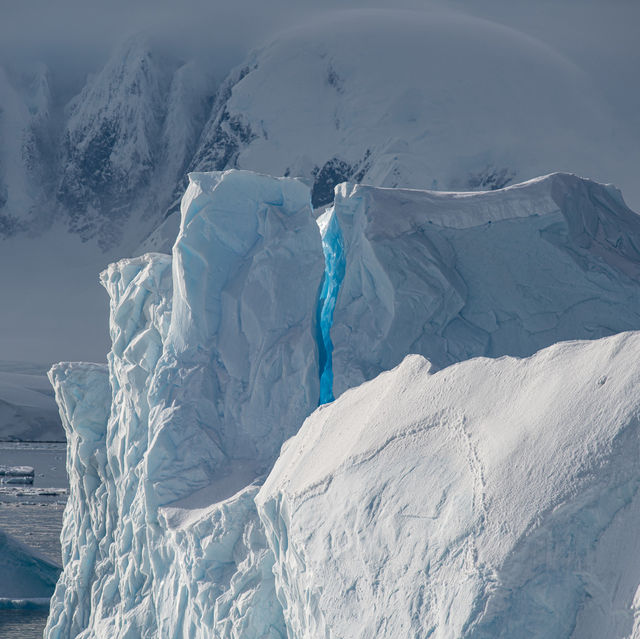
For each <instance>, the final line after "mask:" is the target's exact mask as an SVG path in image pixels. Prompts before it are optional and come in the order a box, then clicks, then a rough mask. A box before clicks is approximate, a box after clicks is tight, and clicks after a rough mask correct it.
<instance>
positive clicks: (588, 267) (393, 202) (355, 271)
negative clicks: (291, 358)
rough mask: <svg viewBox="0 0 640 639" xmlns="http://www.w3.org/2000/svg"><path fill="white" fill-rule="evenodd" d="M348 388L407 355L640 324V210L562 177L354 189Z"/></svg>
mask: <svg viewBox="0 0 640 639" xmlns="http://www.w3.org/2000/svg"><path fill="white" fill-rule="evenodd" d="M333 215H334V216H335V217H336V219H337V222H338V224H339V226H340V228H341V231H342V235H343V239H344V253H345V260H346V270H345V275H344V280H343V282H342V285H341V287H340V292H339V294H338V298H337V302H336V306H335V311H334V321H333V326H332V328H331V339H332V341H333V345H334V349H333V370H334V387H333V392H334V394H335V396H336V397H337V396H339V395H340V394H341V393H343V392H344V391H345V390H346V389H348V388H351V387H353V386H356V385H358V384H360V383H361V382H363V381H364V380H367V379H371V378H372V377H374V376H375V375H377V374H378V373H380V372H381V371H383V370H386V369H389V368H392V367H393V366H396V365H397V364H398V363H399V362H400V361H402V359H403V358H404V356H405V355H406V354H408V353H419V354H421V355H424V356H425V357H427V358H428V359H429V360H430V361H431V362H432V364H433V365H434V366H435V367H437V368H442V367H443V366H447V365H448V364H451V363H454V362H456V361H461V360H464V359H469V358H471V357H476V356H480V355H485V356H489V357H499V356H501V355H518V356H526V355H531V354H532V353H534V352H535V351H536V350H538V349H540V348H543V347H545V346H548V345H550V344H553V343H555V342H557V341H560V340H566V339H580V338H597V337H603V336H605V335H610V334H612V333H616V332H620V331H625V330H629V329H634V328H638V327H639V326H640V288H639V287H638V284H637V282H638V276H639V275H640V253H639V252H638V250H637V249H636V246H637V240H636V239H635V238H637V237H638V236H639V235H640V218H638V216H637V215H636V214H635V213H633V212H632V211H630V210H629V209H628V208H627V207H626V205H625V204H624V202H623V200H622V198H621V196H620V194H619V192H618V191H617V190H616V189H614V188H613V187H611V186H603V185H600V184H597V183H595V182H591V181H589V180H584V179H581V178H578V177H576V176H572V175H568V174H554V175H550V176H547V177H544V178H539V179H536V180H532V181H530V182H525V183H523V184H519V185H516V186H513V187H508V188H506V189H502V190H497V191H490V192H484V193H439V192H429V191H411V190H401V189H379V188H374V187H368V186H356V185H350V184H344V185H341V186H340V187H338V189H337V190H336V201H335V206H334V213H333Z"/></svg>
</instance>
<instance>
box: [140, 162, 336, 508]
mask: <svg viewBox="0 0 640 639" xmlns="http://www.w3.org/2000/svg"><path fill="white" fill-rule="evenodd" d="M190 180H191V183H190V185H189V188H188V189H187V191H186V193H185V196H184V199H183V202H182V225H181V229H180V233H179V235H178V239H177V240H176V244H175V246H174V252H173V255H174V257H173V282H174V293H173V313H172V316H171V325H170V328H169V333H168V337H167V340H166V342H165V348H164V354H163V357H162V360H161V361H160V362H159V364H158V371H157V373H156V376H155V381H154V383H153V385H152V387H151V400H152V401H154V402H155V403H156V406H157V410H158V413H157V414H156V416H155V419H154V422H153V423H152V425H151V429H152V432H151V437H152V438H154V442H153V443H152V444H151V450H150V455H151V458H152V459H153V462H151V461H150V463H149V465H148V472H149V477H150V479H151V480H152V481H154V482H157V483H158V491H159V492H158V499H159V500H160V502H161V503H167V502H169V501H171V500H172V499H177V498H178V497H182V496H184V495H185V494H188V493H189V492H191V491H192V490H193V489H194V488H195V487H198V488H199V487H202V486H203V485H204V484H206V483H208V482H209V481H212V480H213V478H214V476H215V477H220V476H221V474H224V472H222V470H223V469H225V472H228V471H230V470H231V468H232V467H233V462H234V460H235V461H240V462H242V460H244V461H245V462H251V463H252V464H253V465H254V477H257V476H258V475H260V474H263V473H264V472H266V471H268V469H269V468H270V467H271V465H272V464H273V462H274V461H275V458H276V457H277V455H278V453H279V450H280V446H281V444H282V442H283V441H284V440H285V439H286V438H287V437H290V436H291V435H292V434H294V433H295V432H296V431H297V429H298V428H299V425H300V424H301V423H302V420H303V419H304V418H305V417H306V415H308V414H309V412H310V411H311V410H313V408H315V406H317V404H318V397H319V381H318V350H317V344H316V334H315V312H316V306H317V297H318V290H319V288H320V283H321V280H322V273H323V268H324V260H323V256H322V246H321V240H320V234H319V233H318V228H317V225H316V223H315V220H314V219H313V217H312V214H311V208H310V204H309V190H308V188H307V187H306V186H304V185H303V184H301V183H300V182H298V181H297V180H292V179H286V178H284V179H277V178H272V177H268V176H262V175H257V174H252V173H248V172H242V171H229V172H225V173H211V174H192V175H191V176H190ZM185 429H186V430H185ZM187 433H188V436H187ZM195 442H198V443H197V445H196V444H195ZM203 442H207V444H206V445H205V444H203ZM182 469H184V473H183V472H181V471H182ZM176 475H178V476H180V475H183V477H176ZM187 476H188V479H187ZM174 486H175V487H174Z"/></svg>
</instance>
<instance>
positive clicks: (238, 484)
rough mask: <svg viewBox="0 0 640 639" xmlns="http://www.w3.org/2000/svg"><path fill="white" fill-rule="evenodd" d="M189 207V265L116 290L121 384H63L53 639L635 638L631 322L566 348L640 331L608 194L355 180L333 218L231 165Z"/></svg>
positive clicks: (76, 374) (113, 362)
mask: <svg viewBox="0 0 640 639" xmlns="http://www.w3.org/2000/svg"><path fill="white" fill-rule="evenodd" d="M181 212H182V222H181V227H180V232H179V235H178V238H177V241H176V242H175V245H174V249H173V256H172V257H169V256H167V255H164V254H158V253H156V254H147V255H144V256H141V257H137V258H133V259H127V260H122V261H120V262H118V263H117V264H114V265H112V266H110V267H109V269H107V270H106V271H105V272H104V273H103V275H102V282H103V284H104V286H105V287H106V289H107V291H108V293H109V296H110V298H111V313H110V326H111V338H112V350H111V352H110V354H109V366H108V368H106V367H105V366H103V365H98V364H82V363H81V364H68V363H67V364H59V365H56V366H55V367H54V368H53V369H52V370H51V372H50V378H51V381H52V384H53V385H54V388H55V393H56V399H57V401H58V404H59V406H60V411H61V416H62V419H63V423H64V427H65V430H66V433H67V438H68V441H69V458H68V471H69V475H70V497H69V502H68V506H67V510H66V512H65V522H64V529H63V535H62V541H63V565H64V566H63V567H64V570H63V574H62V576H61V578H60V581H59V582H58V586H57V588H56V592H55V595H54V597H53V599H52V606H51V615H50V618H49V622H48V626H47V631H46V637H48V639H62V638H66V637H83V638H84V639H89V638H90V637H95V638H96V639H97V638H102V637H111V636H114V635H115V636H141V637H145V636H149V637H151V636H163V637H164V636H181V637H190V638H191V637H202V638H204V637H221V638H229V637H243V638H244V639H253V638H255V639H266V638H269V639H271V638H273V637H284V636H288V637H292V638H296V639H303V638H304V639H311V638H312V637H316V636H319V635H323V636H329V637H331V636H336V637H338V636H351V635H352V633H353V636H365V635H366V636H370V635H371V634H372V633H373V634H376V636H382V637H385V636H388V637H394V639H397V638H398V637H400V638H402V637H411V636H415V634H416V633H422V632H424V633H427V632H431V633H432V634H433V636H437V637H465V638H467V639H468V638H471V637H474V638H480V637H487V636H493V635H492V634H491V633H494V634H495V633H497V635H496V636H510V637H520V636H522V637H524V636H539V637H548V636H551V635H553V636H556V635H560V636H567V637H573V638H574V639H578V637H580V638H582V637H587V638H589V639H590V638H591V637H593V638H594V639H595V638H596V637H601V636H603V633H604V635H606V636H610V637H612V638H614V639H618V638H619V639H622V638H623V637H634V638H635V637H638V636H640V634H638V631H637V630H636V629H635V625H634V624H635V623H636V622H635V615H636V612H635V610H636V604H635V603H634V596H635V592H636V590H637V589H638V587H639V584H640V573H638V571H637V570H636V568H635V563H634V562H629V561H628V559H627V558H628V557H633V556H635V554H637V542H636V538H635V535H633V534H631V533H629V531H632V530H634V528H635V522H636V520H637V513H636V510H637V508H636V501H637V500H635V493H636V492H637V487H638V481H637V477H636V474H637V473H635V459H636V458H637V449H638V428H637V427H638V423H637V413H638V403H637V401H636V399H635V397H636V396H635V393H634V392H633V389H634V387H635V385H637V377H638V375H639V374H640V372H639V371H638V368H637V365H636V364H635V362H637V360H638V357H637V351H638V348H640V346H639V345H638V333H637V332H632V333H626V334H623V335H616V336H613V337H609V338H604V339H600V340H596V341H592V342H581V343H569V344H561V345H556V346H550V345H552V344H554V343H555V342H556V341H557V339H558V338H563V339H565V338H584V337H599V336H601V335H603V334H610V333H614V332H618V331H620V330H624V329H628V328H635V329H637V328H639V327H640V296H639V293H640V286H639V285H638V281H637V277H636V276H635V274H636V273H637V270H638V268H640V256H638V254H637V252H636V248H635V247H636V246H637V245H638V239H637V238H638V237H640V229H639V228H638V222H637V218H636V216H635V214H633V213H632V212H631V211H629V210H628V209H627V207H626V206H625V204H624V202H623V200H622V198H621V196H620V194H619V193H618V192H617V191H616V190H615V189H613V188H612V187H609V186H603V185H598V184H596V183H593V182H590V181H587V180H583V179H580V178H577V177H575V176H571V175H564V174H556V175H551V176H547V177H545V178H540V179H537V180H533V181H530V182H528V183H524V184H521V185H515V186H513V187H508V188H505V189H501V190H496V191H494V192H489V193H437V192H427V191H408V190H403V189H380V188H373V187H358V186H349V185H345V186H341V187H339V189H338V197H337V199H336V203H335V207H334V208H333V210H331V211H329V212H328V213H326V214H325V216H324V217H323V218H321V219H320V220H318V222H319V224H318V223H317V222H316V220H315V219H314V216H313V213H312V207H311V191H310V189H309V188H307V187H305V186H304V185H303V184H302V183H301V182H300V181H297V180H293V179H291V178H272V177H269V176H265V175H259V174H254V173H251V172H247V171H226V172H221V173H220V172H219V173H208V174H207V173H205V174H193V175H192V176H191V183H190V185H189V188H188V189H187V191H186V193H185V196H184V199H183V202H182V207H181ZM320 227H322V229H323V232H324V240H323V242H321V233H320ZM473 247H477V250H475V251H474V250H472V248H473ZM323 254H324V259H323ZM487 261H489V263H490V266H489V268H487V269H485V268H484V267H485V264H486V263H487ZM323 264H324V274H323ZM425 300H427V301H428V304H427V305H426V306H425ZM516 311H517V312H516ZM583 311H584V312H583ZM566 317H568V318H569V320H570V321H567V322H564V321H563V318H566ZM436 320H438V321H436ZM397 322H400V325H397ZM482 331H484V332H482ZM480 334H482V335H484V336H485V339H479V337H478V336H479V335H480ZM415 336H418V337H419V339H418V338H416V337H415ZM366 344H368V345H369V349H368V350H367V349H365V348H360V347H361V346H363V345H366ZM540 346H550V348H548V349H547V350H543V351H541V352H539V353H538V354H537V355H534V356H532V357H531V358H530V359H525V360H519V359H517V358H514V357H498V358H497V359H491V360H490V359H471V360H468V361H466V362H463V363H461V364H454V365H451V366H448V364H450V363H451V362H455V361H456V360H461V359H466V358H468V357H472V356H474V355H477V354H489V355H522V354H526V353H529V352H532V351H534V350H535V349H536V348H538V347H540ZM350 349H351V350H350ZM351 351H353V353H352V354H351V355H350V356H349V357H347V358H345V356H344V354H345V353H348V352H351ZM416 351H417V352H418V353H419V354H418V355H413V356H412V357H409V358H408V359H407V360H406V361H404V363H403V364H402V365H401V366H400V367H399V368H397V369H396V370H394V371H392V372H390V373H383V374H381V375H380V376H379V377H377V378H375V379H374V380H373V381H371V382H369V383H365V384H364V385H362V386H359V387H357V388H355V389H354V388H353V386H355V385H357V384H359V383H360V382H361V381H362V380H363V379H371V378H373V377H375V376H376V375H377V374H378V372H379V371H380V370H383V369H384V368H385V367H387V366H389V365H393V364H394V363H397V362H401V361H403V360H404V358H405V357H406V356H407V355H409V354H410V353H412V352H416ZM423 355H427V356H429V357H430V358H432V359H433V360H434V362H435V363H436V364H437V366H438V367H441V368H442V370H440V371H439V372H437V373H435V374H434V371H435V368H434V367H432V366H431V364H430V363H428V362H427V361H426V360H425V359H424V358H423ZM354 370H355V371H357V374H355V373H354ZM334 390H335V391H336V394H340V397H339V398H338V400H336V402H335V403H332V404H330V405H328V406H327V405H322V406H320V407H319V408H317V410H315V412H313V411H314V409H316V407H317V405H318V402H323V401H326V400H329V399H331V393H332V392H333V391H334ZM312 412H313V414H312V415H311V417H309V419H308V420H307V421H306V423H305V425H304V426H303V427H302V430H301V431H300V433H299V434H298V435H296V436H295V437H294V438H293V439H291V440H290V441H289V442H287V443H285V441H286V440H287V438H288V437H289V436H291V435H294V434H295V433H296V432H297V431H298V429H299V428H300V426H301V424H302V422H303V419H304V417H305V416H307V415H309V414H310V413H312ZM282 444H284V447H283V448H282V450H281V448H280V447H281V445H282ZM274 462H275V467H274V468H273V470H272V471H271V473H270V474H269V476H268V478H267V479H266V481H265V483H264V487H263V488H262V489H261V488H260V484H261V483H262V482H263V481H264V480H265V474H266V473H269V471H270V470H271V468H272V465H273V463H274ZM400 496H402V498H401V499H400ZM342 515H344V519H341V517H342ZM423 518H424V521H423ZM405 520H407V521H405ZM625 531H626V532H625ZM427 577H429V578H427ZM431 577H433V578H431ZM618 577H620V578H621V579H622V581H623V582H624V583H622V582H621V583H622V585H621V586H620V587H619V588H618V589H616V592H615V595H614V596H613V597H610V596H609V594H608V593H610V592H611V588H612V584H613V583H614V582H615V581H616V579H617V578H618ZM329 584H330V585H329ZM550 593H551V594H550ZM365 611H366V613H365ZM353 624H356V626H353ZM572 633H573V634H572ZM576 633H577V634H576Z"/></svg>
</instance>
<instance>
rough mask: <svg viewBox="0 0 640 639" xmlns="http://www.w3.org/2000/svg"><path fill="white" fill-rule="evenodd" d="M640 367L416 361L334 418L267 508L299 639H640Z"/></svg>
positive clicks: (267, 487)
mask: <svg viewBox="0 0 640 639" xmlns="http://www.w3.org/2000/svg"><path fill="white" fill-rule="evenodd" d="M639 355H640V333H625V334H620V335H616V336H614V337H610V338H606V339H602V340H598V341H593V342H569V343H562V344H557V345H554V346H552V347H550V348H548V349H545V350H543V351H541V352H539V353H537V354H536V355H535V356H533V357H531V358H529V359H524V360H519V359H515V358H509V357H506V358H500V359H496V360H491V359H484V358H480V359H474V360H471V361H468V362H463V363H461V364H457V365H454V366H451V367H449V368H447V369H445V370H443V371H440V372H438V373H435V374H434V373H433V371H432V369H431V366H430V364H429V362H428V361H426V360H425V359H424V358H422V357H420V356H418V355H412V356H409V357H407V358H406V359H405V360H404V361H403V363H402V364H401V365H400V366H399V367H397V368H396V369H394V370H392V371H390V372H386V373H383V374H381V375H380V376H379V377H377V378H376V379H374V380H373V381H371V382H368V383H366V384H363V385H362V386H360V387H358V388H356V389H352V390H351V391H349V392H347V393H344V394H343V395H342V396H341V397H340V398H339V399H338V400H336V401H335V402H333V403H332V404H329V405H327V406H323V407H320V408H319V409H318V410H317V411H316V412H315V413H314V414H313V415H312V416H311V417H309V419H307V420H306V422H305V424H304V425H303V427H302V429H301V430H300V432H299V433H298V435H296V436H295V437H294V438H292V439H291V440H290V441H289V442H288V443H287V444H286V446H285V447H284V449H283V453H282V455H281V457H280V458H279V460H278V462H277V463H276V465H275V467H274V469H273V471H272V472H271V474H270V475H269V477H268V479H267V480H266V482H265V484H264V486H263V488H262V489H261V491H260V493H259V494H258V497H257V499H256V501H257V503H258V506H259V513H260V516H261V518H262V520H263V522H264V524H265V526H266V527H267V530H268V538H269V542H270V544H271V545H272V547H273V550H274V552H275V555H276V563H275V566H274V571H275V574H276V585H277V588H278V593H279V597H280V598H281V601H282V603H283V608H284V611H285V620H286V623H287V627H288V630H289V635H288V636H289V637H291V638H296V639H302V638H305V639H306V638H308V639H312V638H315V637H325V636H326V637H350V638H353V639H356V638H360V637H362V638H363V639H364V638H365V637H367V638H368V637H377V638H381V639H382V638H385V637H388V638H389V639H392V638H393V639H398V638H399V637H415V636H420V637H422V636H429V637H434V639H440V638H444V637H450V638H451V637H460V638H466V639H471V638H473V639H480V638H483V639H488V638H489V637H492V638H497V637H504V638H505V639H506V638H507V637H508V638H510V639H520V638H524V637H540V638H541V639H542V638H548V637H572V638H575V639H578V638H579V639H591V638H593V639H601V638H602V637H605V636H606V637H610V638H612V639H615V638H622V637H629V636H634V637H636V636H639V635H638V632H639V627H638V619H639V618H640V615H639V613H638V607H637V599H636V592H637V591H638V588H639V585H640V584H639V581H638V574H640V562H639V560H638V557H639V556H640V555H639V551H640V541H639V540H638V536H637V534H636V531H637V527H638V522H639V521H640V499H638V489H639V488H640V480H639V478H638V473H637V459H638V454H639V453H640V443H639V442H640V437H639V428H640V423H639V421H638V414H639V411H640V405H639V402H638V394H637V388H638V384H639V383H640V367H639V366H638V361H639Z"/></svg>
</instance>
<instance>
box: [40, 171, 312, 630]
mask: <svg viewBox="0 0 640 639" xmlns="http://www.w3.org/2000/svg"><path fill="white" fill-rule="evenodd" d="M190 180H191V182H190V186H189V188H188V189H187V192H186V193H185V197H184V199H183V202H182V223H181V228H180V233H179V235H178V239H177V241H176V244H175V246H174V251H173V258H171V257H169V256H167V255H162V254H148V255H144V256H141V257H139V258H134V259H130V260H121V261H120V262H118V263H116V264H113V265H111V266H110V267H109V268H108V269H107V270H106V271H105V272H103V274H102V277H101V279H102V283H103V285H104V286H105V288H106V289H107V291H108V293H109V296H110V299H111V305H110V332H111V339H112V344H113V346H112V349H111V352H110V353H109V357H108V363H109V366H108V371H107V369H105V368H104V367H96V366H95V365H85V364H63V365H58V366H56V367H54V368H53V369H52V371H51V373H50V377H51V381H52V384H53V386H54V389H55V392H56V399H57V401H58V403H59V405H60V408H61V416H62V420H63V423H64V426H65V429H66V430H67V434H68V438H69V474H70V491H71V494H70V499H69V504H68V507H67V510H66V511H65V521H64V528H63V541H64V544H63V564H64V573H63V575H62V577H61V579H60V582H59V584H58V588H57V590H56V593H55V595H54V597H53V600H52V607H51V614H50V617H49V621H48V625H47V629H46V636H47V637H48V638H49V639H62V638H63V637H65V638H66V637H83V639H88V638H89V637H96V638H97V637H106V636H136V637H138V636H140V637H151V636H162V637H170V636H182V637H205V636H206V637H211V636H217V637H235V636H237V637H239V636H252V637H261V638H264V639H275V638H276V637H284V636H285V634H286V631H285V629H284V624H283V621H282V610H281V607H280V605H279V604H278V602H277V598H276V596H275V592H274V585H273V574H272V571H271V566H272V563H273V555H272V553H271V551H270V550H269V549H268V546H267V541H266V538H265V536H264V532H263V529H262V526H261V524H260V523H259V519H258V515H257V511H256V508H255V503H254V501H253V497H254V495H255V493H256V492H257V490H258V488H257V486H256V485H254V482H255V480H256V479H258V478H259V477H261V476H263V475H264V474H265V473H266V472H268V470H269V469H270V468H271V466H272V465H273V462H274V461H275V459H276V457H277V455H278V453H279V450H280V446H281V444H282V443H283V442H284V440H285V439H287V438H288V437H290V436H291V435H293V434H294V433H295V432H296V431H297V429H298V428H299V425H300V423H301V422H302V420H303V419H304V418H305V417H306V415H308V414H309V413H310V412H311V411H312V410H313V409H314V408H315V407H316V406H317V404H318V399H319V379H318V366H319V364H318V353H317V345H316V327H315V313H316V305H317V298H318V291H319V288H320V284H321V280H322V274H323V268H324V260H323V256H322V246H321V239H320V234H319V233H318V229H317V225H316V223H315V220H314V218H313V216H312V212H311V207H310V198H309V190H308V189H307V188H306V187H305V186H304V185H303V184H301V183H300V182H298V181H297V180H293V179H286V178H283V179H276V178H272V177H268V176H260V175H256V174H251V173H248V172H239V171H228V172H224V173H212V174H193V175H191V176H190ZM243 633H244V634H243Z"/></svg>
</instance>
